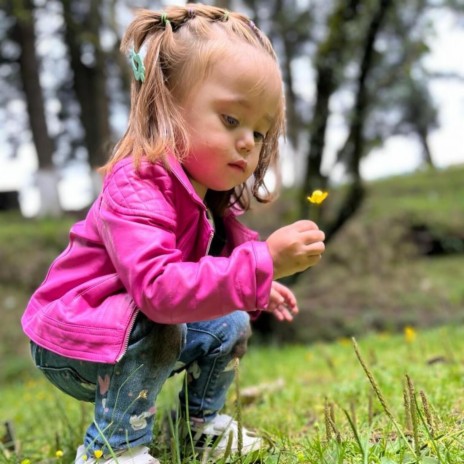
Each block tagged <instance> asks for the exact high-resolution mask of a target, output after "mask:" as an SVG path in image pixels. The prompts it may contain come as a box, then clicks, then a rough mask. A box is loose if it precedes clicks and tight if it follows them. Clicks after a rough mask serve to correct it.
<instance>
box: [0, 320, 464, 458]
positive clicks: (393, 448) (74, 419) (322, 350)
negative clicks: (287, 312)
mask: <svg viewBox="0 0 464 464" xmlns="http://www.w3.org/2000/svg"><path fill="white" fill-rule="evenodd" d="M357 343H358V345H359V349H360V352H361V355H362V358H363V360H364V362H365V363H366V364H367V366H368V369H369V370H370V372H371V373H372V375H373V376H374V378H375V382H376V384H377V385H378V388H379V389H380V395H381V396H382V398H383V399H384V401H386V403H387V406H388V411H389V413H390V414H391V416H392V417H390V415H389V414H388V413H387V412H386V411H385V409H384V407H383V406H382V404H381V402H380V401H379V397H378V395H377V394H376V393H375V392H374V390H373V388H372V385H371V383H370V382H369V379H368V376H367V375H366V373H365V372H364V370H363V367H362V366H361V364H360V362H359V360H358V359H357V357H356V354H355V351H354V349H353V345H352V342H351V341H350V340H349V339H341V340H339V341H337V342H334V343H331V344H323V343H317V344H312V345H305V346H303V345H300V346H283V347H277V346H260V345H256V344H254V345H253V344H252V346H251V347H250V350H249V353H248V354H247V356H246V357H245V358H244V359H243V361H242V363H241V368H240V387H241V391H242V392H244V393H245V391H246V387H249V386H256V385H261V386H262V385H266V384H268V385H270V386H272V385H273V384H275V382H276V381H277V380H278V379H282V380H283V388H280V389H278V390H277V391H274V392H272V393H266V391H265V388H263V393H262V394H261V395H258V397H256V398H255V399H254V400H252V401H251V402H250V404H247V405H242V407H241V410H240V411H241V416H242V418H243V423H244V424H246V425H247V426H248V427H250V428H253V429H257V430H260V431H261V433H263V434H264V436H266V437H268V439H269V443H270V445H271V446H270V449H269V450H268V451H267V452H266V453H264V455H263V456H262V462H265V463H299V462H303V463H381V464H388V463H407V462H409V463H413V462H422V463H424V464H429V463H430V464H431V463H460V462H463V461H464V446H463V445H464V436H463V435H464V427H463V425H462V420H463V417H462V410H463V401H464V400H463V398H462V395H460V391H461V390H462V378H463V374H464V372H463V371H464V366H463V358H462V353H463V352H464V328H462V327H449V326H448V327H442V328H438V329H434V330H429V331H424V332H421V331H419V332H417V337H416V338H415V340H412V341H409V342H408V341H407V340H406V339H405V337H404V336H403V335H391V334H389V333H383V334H377V335H368V336H366V337H365V338H360V339H358V340H357ZM406 374H407V375H408V376H409V377H410V378H411V379H412V381H413V383H414V386H415V393H416V397H415V398H416V401H417V422H418V424H417V445H415V444H414V439H413V435H414V434H413V430H412V429H411V426H406V412H405V411H406V410H405V407H404V398H403V389H404V382H405V375H406ZM180 381H181V377H180V376H177V377H175V378H173V379H170V380H169V381H168V383H167V384H166V387H165V389H164V390H163V391H162V394H161V395H160V398H159V401H158V407H159V410H158V416H159V418H160V420H161V417H162V416H163V414H164V413H166V412H167V411H169V410H170V409H171V408H172V407H173V406H175V398H176V391H177V389H178V388H179V384H180ZM231 390H232V391H231V392H230V397H229V401H228V404H227V406H226V412H228V413H229V414H231V415H235V414H236V407H235V406H234V404H235V403H234V392H233V390H234V389H233V388H232V389H231ZM420 391H423V392H425V394H426V398H427V399H428V401H429V403H430V409H431V411H432V413H431V414H432V416H433V423H432V425H433V433H432V432H430V431H427V430H429V426H428V425H427V421H426V419H425V411H424V407H423V405H422V401H421V397H420ZM0 397H1V398H2V401H1V403H0V417H1V418H2V419H3V420H6V419H10V420H12V422H13V423H14V425H15V429H16V435H17V439H18V441H19V442H20V452H19V453H18V454H10V457H9V458H7V457H6V456H4V457H3V458H2V457H1V453H0V462H8V463H20V462H22V461H23V460H25V459H29V460H30V462H31V463H35V462H50V463H51V462H65V463H68V462H72V457H73V455H74V453H75V448H76V447H77V445H78V444H79V443H80V441H81V436H82V433H83V431H84V430H85V426H86V423H87V422H88V421H89V420H90V418H91V413H92V411H91V408H90V407H89V406H88V405H83V404H80V403H78V402H77V401H74V400H72V399H69V398H67V397H66V396H65V395H63V394H61V393H60V392H58V391H56V390H55V389H54V388H53V387H52V386H51V385H49V384H48V383H47V382H46V381H44V380H43V379H42V378H41V377H40V376H37V375H36V374H35V373H34V371H32V372H31V379H30V380H29V381H28V382H27V383H25V384H16V385H12V384H10V385H9V386H4V387H2V388H1V389H0ZM330 409H333V424H332V425H333V427H334V428H335V431H334V430H331V433H330V434H328V432H327V428H326V423H327V418H326V415H327V414H325V411H326V410H330ZM348 417H349V418H348ZM350 421H351V424H350ZM158 429H159V428H158V427H157V428H156V430H157V431H158ZM157 438H158V440H157V441H156V442H155V444H154V450H155V451H156V453H157V455H158V456H159V458H160V459H161V460H162V462H163V463H166V464H168V463H174V462H181V461H176V460H173V459H171V456H172V450H171V445H169V444H166V443H162V440H161V436H160V434H159V433H158V432H157ZM416 446H417V449H418V451H417V452H416ZM57 450H62V451H63V452H64V455H63V457H62V458H56V456H55V453H56V451H57ZM416 453H417V454H416ZM4 454H6V453H5V452H4ZM2 459H3V461H2ZM184 462H194V461H193V460H190V461H189V460H185V461H184ZM237 462H238V461H237ZM244 462H246V460H244Z"/></svg>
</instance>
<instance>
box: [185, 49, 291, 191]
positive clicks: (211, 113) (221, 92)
mask: <svg viewBox="0 0 464 464" xmlns="http://www.w3.org/2000/svg"><path fill="white" fill-rule="evenodd" d="M281 99H282V81H281V77H280V73H279V70H278V67H277V64H276V63H275V62H274V61H273V60H272V58H271V57H269V56H267V55H266V54H265V53H264V52H261V51H259V50H256V49H254V48H252V47H251V46H245V47H240V50H239V51H236V52H235V51H234V52H229V53H227V54H226V56H223V57H221V59H219V60H218V61H217V62H216V63H215V64H213V65H212V67H211V69H210V71H209V73H208V74H207V76H206V77H205V78H204V79H203V80H201V82H199V83H198V84H196V85H193V86H192V90H191V91H190V92H189V93H188V94H187V96H186V98H185V99H184V100H183V101H182V103H181V106H182V110H183V113H182V114H183V117H184V118H185V122H186V124H187V130H188V133H189V141H190V150H189V154H188V156H187V158H186V159H185V160H184V161H183V165H184V168H185V170H186V172H187V174H188V175H189V177H190V179H191V181H192V184H193V186H194V188H195V190H196V192H197V193H198V195H199V196H200V197H201V198H204V196H205V194H206V191H207V190H208V189H212V190H216V191H226V190H230V189H232V188H233V187H236V186H237V185H240V184H242V183H243V182H245V181H246V180H247V179H248V178H249V177H250V176H251V175H252V174H253V172H254V170H255V169H256V167H257V165H258V161H259V155H260V152H261V148H262V145H263V141H264V138H265V136H266V134H267V132H268V131H269V129H270V127H271V125H272V122H273V120H274V118H275V117H276V114H277V113H278V111H279V105H280V104H281Z"/></svg>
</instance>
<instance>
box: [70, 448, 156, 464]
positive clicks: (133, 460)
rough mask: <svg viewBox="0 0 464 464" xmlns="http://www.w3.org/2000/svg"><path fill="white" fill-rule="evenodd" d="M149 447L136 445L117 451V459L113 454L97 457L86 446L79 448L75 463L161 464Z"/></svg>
mask: <svg viewBox="0 0 464 464" xmlns="http://www.w3.org/2000/svg"><path fill="white" fill-rule="evenodd" d="M148 451H149V449H148V448H147V447H146V446H136V447H135V448H128V449H125V450H119V451H116V452H115V453H114V454H115V455H116V459H114V458H113V457H112V456H108V455H106V456H102V457H101V458H98V459H97V458H95V457H93V456H90V455H89V453H87V452H86V450H85V446H84V445H81V446H79V448H77V454H76V460H75V461H74V463H75V464H112V463H117V464H160V462H159V461H158V459H155V458H154V457H153V456H151V455H150V454H148Z"/></svg>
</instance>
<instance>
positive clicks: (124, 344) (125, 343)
mask: <svg viewBox="0 0 464 464" xmlns="http://www.w3.org/2000/svg"><path fill="white" fill-rule="evenodd" d="M139 311H140V310H139V309H136V310H135V311H134V314H133V315H132V317H131V320H130V321H129V326H128V327H127V332H126V335H125V337H124V343H123V349H122V351H121V354H120V355H119V356H118V357H117V358H116V362H119V361H121V359H122V357H123V356H124V355H125V354H126V351H127V347H128V346H129V338H130V335H131V332H132V329H133V328H134V324H135V319H136V318H137V315H138V314H139Z"/></svg>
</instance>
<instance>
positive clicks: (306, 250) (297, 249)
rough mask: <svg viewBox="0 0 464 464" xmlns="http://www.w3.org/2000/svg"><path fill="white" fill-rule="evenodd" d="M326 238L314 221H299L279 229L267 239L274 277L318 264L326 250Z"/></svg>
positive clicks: (283, 275) (290, 273) (287, 274)
mask: <svg viewBox="0 0 464 464" xmlns="http://www.w3.org/2000/svg"><path fill="white" fill-rule="evenodd" d="M324 239H325V235H324V232H322V231H321V230H319V228H318V227H317V224H316V223H314V222H312V221H307V220H302V221H297V222H294V223H293V224H290V225H288V226H285V227H282V228H280V229H277V230H276V231H275V232H274V233H272V234H271V235H270V236H269V238H268V239H267V240H266V242H267V245H268V247H269V252H270V253H271V257H272V261H273V262H274V279H279V278H281V277H285V276H289V275H292V274H295V273H297V272H301V271H304V270H305V269H308V267H311V266H314V265H315V264H317V263H318V262H319V260H320V259H321V255H322V253H324V250H325V246H324Z"/></svg>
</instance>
